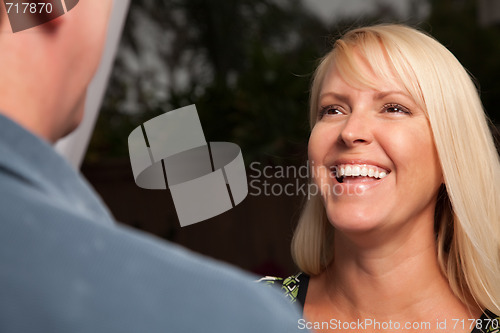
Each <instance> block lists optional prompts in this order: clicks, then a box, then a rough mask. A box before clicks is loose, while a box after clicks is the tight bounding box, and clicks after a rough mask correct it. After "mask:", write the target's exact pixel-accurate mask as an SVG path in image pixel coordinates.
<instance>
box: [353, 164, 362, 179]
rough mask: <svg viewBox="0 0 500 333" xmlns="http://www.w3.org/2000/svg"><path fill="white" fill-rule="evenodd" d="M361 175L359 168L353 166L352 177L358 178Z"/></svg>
mask: <svg viewBox="0 0 500 333" xmlns="http://www.w3.org/2000/svg"><path fill="white" fill-rule="evenodd" d="M360 174H361V168H360V167H359V166H357V165H356V166H355V167H354V168H352V176H355V177H357V176H359V175H360Z"/></svg>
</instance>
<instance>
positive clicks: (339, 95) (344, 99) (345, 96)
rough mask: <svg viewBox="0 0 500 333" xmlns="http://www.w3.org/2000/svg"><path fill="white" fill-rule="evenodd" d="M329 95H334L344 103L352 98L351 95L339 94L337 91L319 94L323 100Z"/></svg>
mask: <svg viewBox="0 0 500 333" xmlns="http://www.w3.org/2000/svg"><path fill="white" fill-rule="evenodd" d="M328 96H329V97H334V98H335V99H338V100H339V101H341V102H343V103H349V102H350V100H351V99H350V98H349V96H347V95H342V94H339V93H336V92H333V91H330V92H326V93H322V94H320V95H319V100H320V101H321V100H322V99H323V98H325V97H328Z"/></svg>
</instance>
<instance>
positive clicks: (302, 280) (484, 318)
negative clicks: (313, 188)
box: [258, 272, 500, 333]
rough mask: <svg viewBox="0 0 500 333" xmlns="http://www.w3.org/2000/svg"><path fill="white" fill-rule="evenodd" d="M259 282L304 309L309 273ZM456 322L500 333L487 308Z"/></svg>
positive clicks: (478, 332) (499, 320)
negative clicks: (478, 316) (476, 314)
mask: <svg viewBox="0 0 500 333" xmlns="http://www.w3.org/2000/svg"><path fill="white" fill-rule="evenodd" d="M258 282H259V283H263V284H265V285H269V286H274V287H278V288H279V289H280V290H281V291H282V292H283V294H284V295H285V297H286V298H287V299H288V300H289V301H290V303H297V302H298V304H300V308H301V309H302V310H304V303H305V300H306V294H307V288H308V286H309V276H308V275H307V274H305V273H302V272H300V273H297V274H295V275H291V276H289V277H287V278H279V277H274V276H266V277H263V278H262V279H260V280H259V281H258ZM454 324H455V325H457V324H458V325H460V327H462V326H463V327H471V328H472V327H473V326H474V327H473V328H472V331H471V333H500V317H499V316H497V315H496V314H494V313H493V312H491V311H489V310H485V311H484V312H483V314H482V315H481V318H479V319H477V320H476V321H475V322H472V321H469V322H467V321H458V323H454ZM452 325H453V323H452ZM448 327H450V323H448ZM444 331H445V330H444ZM444 331H443V332H444Z"/></svg>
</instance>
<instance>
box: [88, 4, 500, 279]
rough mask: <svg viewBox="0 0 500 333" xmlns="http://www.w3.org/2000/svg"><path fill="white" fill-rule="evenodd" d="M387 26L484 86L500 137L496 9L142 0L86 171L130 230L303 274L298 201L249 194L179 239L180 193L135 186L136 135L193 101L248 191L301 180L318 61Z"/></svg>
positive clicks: (499, 13)
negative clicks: (297, 247)
mask: <svg viewBox="0 0 500 333" xmlns="http://www.w3.org/2000/svg"><path fill="white" fill-rule="evenodd" d="M381 22H392V23H405V24H408V25H411V26H416V27H419V28H420V29H422V30H424V31H427V32H429V33H430V34H431V35H433V36H434V37H435V38H437V39H438V40H439V41H440V42H441V43H443V44H444V45H445V46H446V47H448V48H449V49H450V50H451V51H452V52H453V53H454V54H455V56H456V57H457V58H458V59H459V60H460V62H461V63H462V64H463V65H464V66H465V67H466V68H467V69H468V70H469V71H470V72H471V74H472V75H473V76H474V77H475V79H476V80H477V82H478V83H477V85H478V89H479V91H480V94H481V98H482V101H483V104H484V106H485V108H486V110H487V112H488V115H489V117H490V118H491V120H492V123H493V124H496V126H495V125H492V128H495V130H494V131H495V133H498V132H497V130H496V128H498V124H499V123H500V80H499V79H498V78H499V77H500V1H498V0H384V1H383V0H373V1H370V0H164V1H160V0H132V2H131V6H130V10H129V13H128V17H127V20H126V24H125V29H124V33H123V36H122V39H121V42H120V47H119V50H118V55H117V59H116V61H115V65H114V68H113V72H112V75H111V80H110V83H109V86H108V89H107V92H106V96H105V100H104V103H103V106H102V109H101V112H100V115H99V119H98V121H97V125H96V128H95V131H94V133H93V136H92V139H91V142H90V145H89V148H88V151H87V154H86V156H85V160H84V163H83V166H82V172H83V174H84V175H85V176H86V177H87V179H88V180H89V181H90V182H91V183H92V185H93V186H94V187H95V188H96V190H97V191H98V192H99V193H100V195H101V196H102V198H103V199H104V201H105V202H106V204H107V205H108V206H109V207H110V208H111V210H112V213H113V214H114V216H115V217H116V218H117V219H118V220H119V221H121V222H122V223H124V224H127V225H129V226H131V227H133V228H137V229H141V230H143V231H145V232H148V233H152V234H154V235H157V236H158V237H161V238H164V239H167V240H169V241H172V242H175V243H178V244H181V245H183V246H185V247H187V248H189V249H192V250H194V251H196V252H199V253H203V254H205V255H208V256H210V257H213V258H217V259H220V260H223V261H226V262H229V263H232V264H234V265H237V266H239V267H241V268H243V269H245V270H248V271H251V272H253V273H255V274H258V275H277V276H285V275H289V274H292V273H294V272H295V271H296V267H295V266H294V264H293V262H292V260H291V256H290V250H289V248H290V240H291V237H292V233H293V229H294V227H295V224H296V222H297V219H298V216H299V213H300V210H301V207H302V204H303V202H304V195H303V194H301V192H300V191H297V193H294V195H285V194H279V193H278V192H275V194H276V195H274V194H273V193H268V194H270V195H266V194H265V193H260V194H259V195H257V194H258V193H257V191H252V190H251V191H252V192H253V194H252V195H249V196H248V197H247V198H246V199H245V200H244V201H243V202H242V203H241V204H240V205H238V206H237V207H235V208H234V209H232V210H230V211H228V212H226V213H224V214H222V215H219V216H217V217H214V218H212V219H210V220H206V221H203V222H200V223H197V224H194V225H191V226H187V227H184V228H181V227H180V225H179V222H178V219H177V215H176V212H175V208H174V206H173V203H172V199H171V196H170V192H169V191H153V190H144V189H141V188H139V187H137V186H136V185H135V183H134V179H133V175H132V169H131V166H130V161H129V156H128V147H127V138H128V135H129V134H130V132H131V131H132V130H133V129H134V128H136V127H137V126H139V125H140V124H142V123H143V122H144V121H147V120H149V119H151V118H154V117H155V116H157V115H159V114H161V113H164V112H168V111H171V110H174V109H177V108H179V107H182V106H186V105H189V104H196V106H197V109H198V113H199V116H200V120H201V123H202V126H203V128H204V131H205V138H206V140H207V141H229V142H234V143H236V144H238V145H239V146H240V147H241V149H242V152H243V156H244V158H245V162H246V165H247V175H248V177H249V180H255V179H257V180H259V181H263V179H262V176H261V175H260V172H259V171H258V170H257V169H262V168H264V167H269V168H268V170H269V173H272V174H273V177H271V178H272V179H267V181H268V182H270V183H271V184H270V186H271V185H272V184H274V183H276V184H281V185H284V184H288V183H295V181H296V179H295V177H293V176H294V175H293V174H288V175H287V174H286V173H284V174H283V173H282V174H276V173H275V171H278V170H280V169H279V167H280V166H282V167H290V166H296V167H299V166H303V165H305V163H306V159H307V158H306V156H307V152H306V147H307V140H308V136H309V124H308V120H307V119H308V117H307V110H308V106H307V104H308V102H307V101H308V90H309V82H310V78H311V73H312V71H313V70H314V68H315V66H316V64H317V60H318V59H319V58H320V57H321V56H322V55H324V54H325V53H326V52H327V51H328V50H329V49H330V47H331V43H332V40H333V39H334V38H335V36H338V35H339V34H340V33H342V32H344V31H346V30H347V29H349V28H353V27H356V26H360V25H366V24H373V23H381ZM495 135H496V134H495ZM252 163H253V164H252ZM251 165H253V166H254V167H250V166H251ZM298 181H299V182H301V183H304V182H305V181H306V179H305V178H304V177H302V178H300V179H299V180H298ZM261 184H262V183H261ZM262 192H263V191H262ZM277 193H278V194H277Z"/></svg>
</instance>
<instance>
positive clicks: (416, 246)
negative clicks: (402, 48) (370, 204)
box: [304, 226, 481, 324]
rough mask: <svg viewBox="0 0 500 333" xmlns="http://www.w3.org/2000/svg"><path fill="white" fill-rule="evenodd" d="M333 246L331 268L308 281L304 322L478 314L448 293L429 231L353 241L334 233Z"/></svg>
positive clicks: (429, 318)
mask: <svg viewBox="0 0 500 333" xmlns="http://www.w3.org/2000/svg"><path fill="white" fill-rule="evenodd" d="M367 240H369V241H367ZM334 244H335V250H334V251H335V252H334V253H335V255H334V260H333V262H332V263H331V265H330V266H329V267H328V268H327V269H326V270H325V271H324V272H323V273H322V274H320V275H319V276H317V277H313V278H312V279H311V282H312V283H310V288H309V290H308V295H307V299H306V307H305V309H304V314H305V316H306V318H307V317H308V314H309V315H310V316H311V317H316V318H318V317H325V316H327V315H328V313H329V314H330V317H327V318H323V320H330V319H332V318H337V319H339V320H357V319H373V320H378V321H379V322H388V321H393V322H394V321H398V322H407V321H412V322H413V321H431V322H433V323H436V320H442V319H446V318H448V321H449V322H452V319H465V318H478V316H479V315H480V313H481V311H479V309H467V307H466V306H465V305H464V304H463V303H462V302H461V301H460V300H459V299H458V298H457V297H456V296H455V295H454V294H453V292H452V291H451V289H450V287H449V283H448V281H447V279H446V278H445V277H444V275H443V273H442V272H441V269H440V267H439V263H438V260H437V252H436V251H437V250H436V246H435V238H434V231H433V230H432V228H427V229H426V228H420V229H419V228H418V226H416V227H414V228H412V230H408V231H402V230H398V231H388V230H385V231H384V232H383V233H378V234H376V233H375V232H374V233H373V234H370V235H354V236H353V235H346V234H344V233H342V232H339V231H337V232H336V236H335V243H334ZM325 291H326V292H325ZM449 324H450V323H449Z"/></svg>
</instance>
